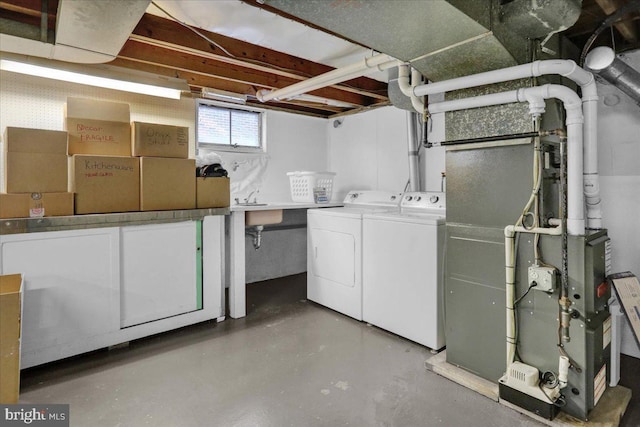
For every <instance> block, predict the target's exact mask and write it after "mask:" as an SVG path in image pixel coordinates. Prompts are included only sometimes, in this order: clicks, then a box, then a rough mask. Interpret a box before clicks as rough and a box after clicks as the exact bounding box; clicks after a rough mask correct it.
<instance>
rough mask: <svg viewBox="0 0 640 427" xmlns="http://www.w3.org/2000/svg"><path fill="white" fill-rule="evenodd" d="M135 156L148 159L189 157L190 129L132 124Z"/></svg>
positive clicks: (141, 123)
mask: <svg viewBox="0 0 640 427" xmlns="http://www.w3.org/2000/svg"><path fill="white" fill-rule="evenodd" d="M131 135H132V139H133V155H134V156H148V157H172V158H176V159H186V158H188V157H189V128H188V127H185V126H169V125H159V124H154V123H143V122H133V123H131Z"/></svg>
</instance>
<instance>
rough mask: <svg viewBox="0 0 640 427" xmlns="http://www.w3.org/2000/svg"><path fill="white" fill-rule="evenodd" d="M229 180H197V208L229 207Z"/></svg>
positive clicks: (224, 178) (222, 178) (225, 178)
mask: <svg viewBox="0 0 640 427" xmlns="http://www.w3.org/2000/svg"><path fill="white" fill-rule="evenodd" d="M230 204H231V202H230V194H229V178H227V177H220V178H200V177H199V178H196V208H198V209H203V208H226V207H229V205H230Z"/></svg>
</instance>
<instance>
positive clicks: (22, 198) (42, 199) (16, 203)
mask: <svg viewBox="0 0 640 427" xmlns="http://www.w3.org/2000/svg"><path fill="white" fill-rule="evenodd" d="M65 215H73V193H22V194H0V218H2V219H4V218H41V217H44V216H65Z"/></svg>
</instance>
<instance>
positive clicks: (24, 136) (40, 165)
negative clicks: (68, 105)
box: [1, 127, 68, 193]
mask: <svg viewBox="0 0 640 427" xmlns="http://www.w3.org/2000/svg"><path fill="white" fill-rule="evenodd" d="M2 161H3V167H4V175H3V179H2V186H1V190H2V191H3V192H6V193H32V192H38V193H46V192H50V193H56V192H64V191H67V180H68V177H67V174H68V173H67V132H64V131H56V130H44V129H28V128H16V127H7V128H6V130H5V133H4V143H3V153H2Z"/></svg>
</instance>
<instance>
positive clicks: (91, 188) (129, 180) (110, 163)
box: [71, 154, 140, 214]
mask: <svg viewBox="0 0 640 427" xmlns="http://www.w3.org/2000/svg"><path fill="white" fill-rule="evenodd" d="M71 191H73V192H74V193H75V213H76V214H89V213H109V212H134V211H139V210H140V162H139V160H138V158H136V157H115V156H84V155H78V154H76V155H74V156H73V159H72V161H71Z"/></svg>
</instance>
